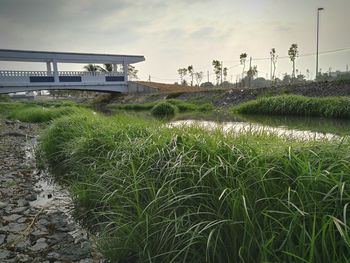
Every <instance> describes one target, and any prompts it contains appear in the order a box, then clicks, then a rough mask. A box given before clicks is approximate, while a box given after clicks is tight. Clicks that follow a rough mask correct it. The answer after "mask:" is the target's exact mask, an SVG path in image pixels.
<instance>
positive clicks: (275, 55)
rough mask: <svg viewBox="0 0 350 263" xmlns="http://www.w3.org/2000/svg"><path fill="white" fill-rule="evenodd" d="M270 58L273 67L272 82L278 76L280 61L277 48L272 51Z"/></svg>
mask: <svg viewBox="0 0 350 263" xmlns="http://www.w3.org/2000/svg"><path fill="white" fill-rule="evenodd" d="M270 56H271V65H272V72H271V80H272V81H273V80H274V79H275V75H276V64H277V59H278V55H277V54H276V49H275V48H272V49H271V51H270Z"/></svg>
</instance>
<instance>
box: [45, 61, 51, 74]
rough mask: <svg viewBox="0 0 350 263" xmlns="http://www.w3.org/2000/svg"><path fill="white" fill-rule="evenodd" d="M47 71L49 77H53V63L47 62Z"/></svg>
mask: <svg viewBox="0 0 350 263" xmlns="http://www.w3.org/2000/svg"><path fill="white" fill-rule="evenodd" d="M46 70H47V75H48V76H49V75H51V72H52V70H51V62H50V61H47V62H46Z"/></svg>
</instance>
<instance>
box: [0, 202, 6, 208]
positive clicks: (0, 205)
mask: <svg viewBox="0 0 350 263" xmlns="http://www.w3.org/2000/svg"><path fill="white" fill-rule="evenodd" d="M6 206H7V203H4V202H1V201H0V209H2V208H5V207H6Z"/></svg>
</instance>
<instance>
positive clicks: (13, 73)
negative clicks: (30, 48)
mask: <svg viewBox="0 0 350 263" xmlns="http://www.w3.org/2000/svg"><path fill="white" fill-rule="evenodd" d="M58 75H59V76H124V73H121V72H99V71H59V72H58ZM32 76H35V77H36V76H38V77H53V76H54V72H53V71H51V72H48V71H19V70H0V77H32Z"/></svg>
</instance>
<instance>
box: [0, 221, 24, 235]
mask: <svg viewBox="0 0 350 263" xmlns="http://www.w3.org/2000/svg"><path fill="white" fill-rule="evenodd" d="M26 228H27V225H26V224H18V223H9V224H8V225H6V226H4V227H3V229H7V230H6V231H8V232H12V233H19V232H21V231H23V230H24V229H26Z"/></svg>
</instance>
